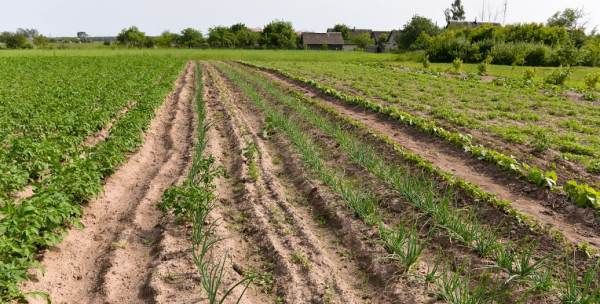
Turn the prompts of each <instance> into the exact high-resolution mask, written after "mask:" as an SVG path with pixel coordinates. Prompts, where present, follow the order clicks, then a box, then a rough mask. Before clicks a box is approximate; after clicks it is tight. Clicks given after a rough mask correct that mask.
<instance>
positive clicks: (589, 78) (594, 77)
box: [584, 72, 600, 90]
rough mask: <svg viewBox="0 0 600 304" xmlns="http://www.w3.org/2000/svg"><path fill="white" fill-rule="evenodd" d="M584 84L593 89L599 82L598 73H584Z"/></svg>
mask: <svg viewBox="0 0 600 304" xmlns="http://www.w3.org/2000/svg"><path fill="white" fill-rule="evenodd" d="M584 83H585V86H586V88H587V89H588V90H594V89H596V87H597V86H598V83H600V73H598V72H596V73H590V74H587V75H585V79H584Z"/></svg>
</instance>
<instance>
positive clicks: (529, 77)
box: [523, 68, 535, 84]
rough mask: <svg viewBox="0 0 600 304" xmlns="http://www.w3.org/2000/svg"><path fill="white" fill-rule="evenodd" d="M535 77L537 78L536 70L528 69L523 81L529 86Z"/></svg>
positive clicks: (524, 73)
mask: <svg viewBox="0 0 600 304" xmlns="http://www.w3.org/2000/svg"><path fill="white" fill-rule="evenodd" d="M534 77H535V69H533V68H527V69H525V71H524V72H523V80H524V81H525V83H527V84H532V83H533V78H534Z"/></svg>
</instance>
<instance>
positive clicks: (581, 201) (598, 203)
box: [563, 180, 600, 209]
mask: <svg viewBox="0 0 600 304" xmlns="http://www.w3.org/2000/svg"><path fill="white" fill-rule="evenodd" d="M563 188H564V190H565V192H566V193H567V195H568V196H569V198H570V199H571V200H572V201H573V202H575V203H576V204H577V205H578V206H579V207H593V208H596V209H600V192H598V191H597V190H595V189H594V188H592V187H590V186H588V185H585V184H578V183H577V182H576V181H573V180H570V181H568V182H567V183H566V184H565V186H564V187H563Z"/></svg>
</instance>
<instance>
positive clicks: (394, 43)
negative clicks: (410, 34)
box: [385, 30, 400, 52]
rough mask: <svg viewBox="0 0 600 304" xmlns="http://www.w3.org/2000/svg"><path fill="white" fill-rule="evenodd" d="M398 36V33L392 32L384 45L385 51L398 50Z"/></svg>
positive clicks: (396, 31)
mask: <svg viewBox="0 0 600 304" xmlns="http://www.w3.org/2000/svg"><path fill="white" fill-rule="evenodd" d="M398 35H400V31H398V30H393V31H392V32H391V33H390V34H389V35H388V38H387V42H386V43H385V51H386V52H389V51H394V50H397V49H398Z"/></svg>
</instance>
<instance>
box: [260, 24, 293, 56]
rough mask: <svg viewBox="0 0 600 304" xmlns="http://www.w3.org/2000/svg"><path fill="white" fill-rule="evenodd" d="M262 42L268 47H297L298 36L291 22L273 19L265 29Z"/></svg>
mask: <svg viewBox="0 0 600 304" xmlns="http://www.w3.org/2000/svg"><path fill="white" fill-rule="evenodd" d="M260 41H261V44H262V45H263V46H264V47H265V48H268V49H295V48H297V47H298V36H297V35H296V31H294V28H293V26H292V23H291V22H285V21H279V20H276V21H272V22H271V23H269V24H267V25H266V26H265V28H264V29H263V32H262V36H261V39H260Z"/></svg>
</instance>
